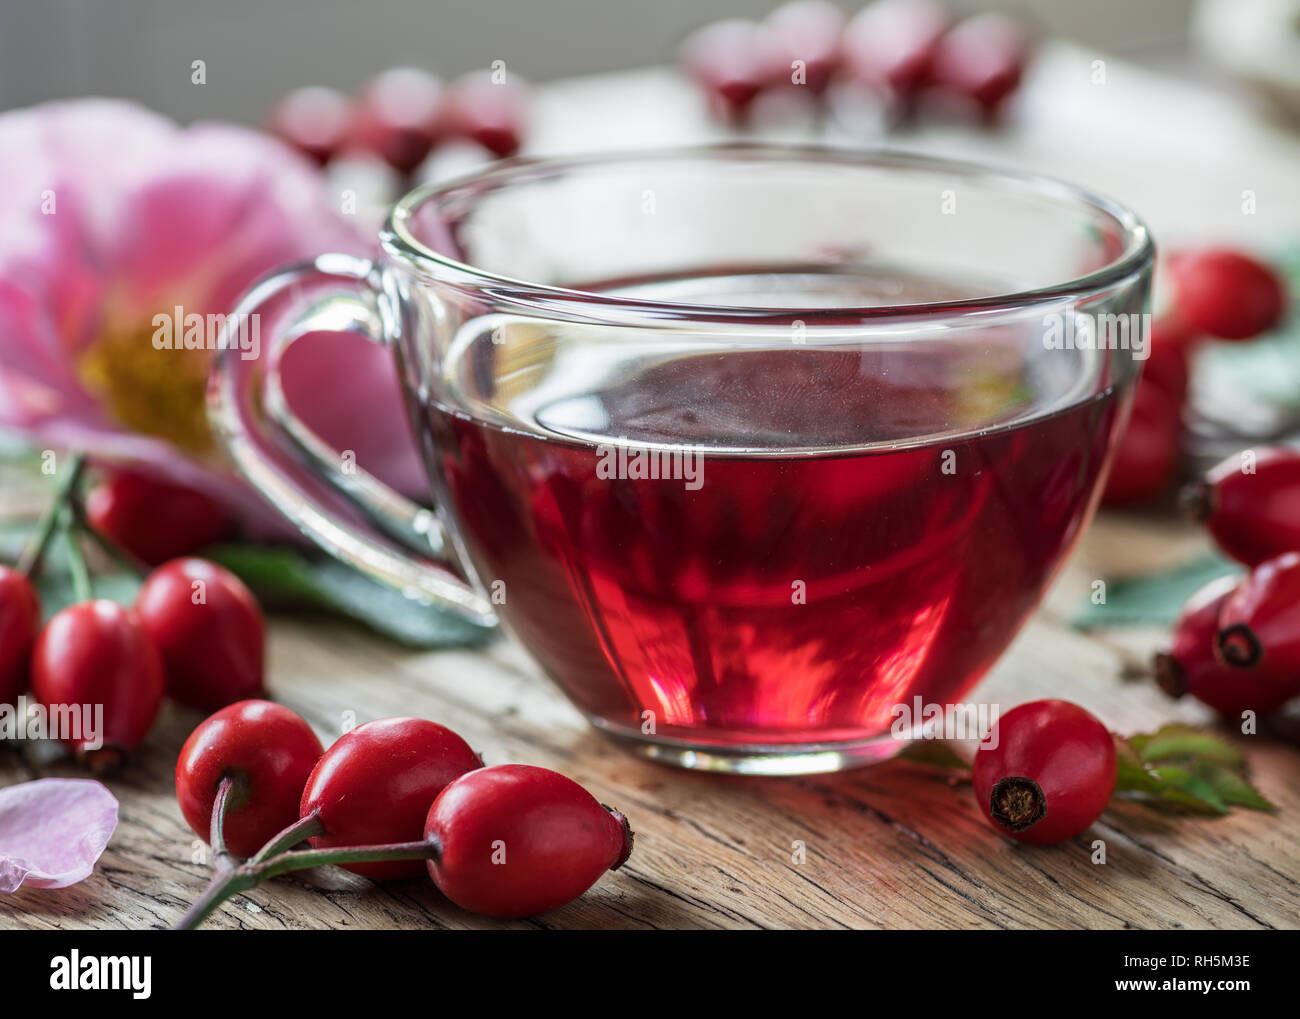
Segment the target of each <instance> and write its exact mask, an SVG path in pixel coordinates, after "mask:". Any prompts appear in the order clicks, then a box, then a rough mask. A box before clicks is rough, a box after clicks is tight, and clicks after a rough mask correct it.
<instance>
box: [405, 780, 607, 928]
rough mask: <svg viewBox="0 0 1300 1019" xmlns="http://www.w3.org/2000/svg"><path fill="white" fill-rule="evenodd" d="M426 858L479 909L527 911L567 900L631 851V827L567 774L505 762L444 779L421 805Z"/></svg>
mask: <svg viewBox="0 0 1300 1019" xmlns="http://www.w3.org/2000/svg"><path fill="white" fill-rule="evenodd" d="M424 835H425V838H427V839H429V840H431V841H434V842H436V843H437V844H438V845H439V846H441V852H440V854H439V856H438V857H437V858H435V859H431V860H429V861H428V868H429V874H430V875H431V876H432V877H433V880H434V883H435V884H437V886H438V888H439V889H441V891H442V893H443V894H444V895H446V896H447V898H449V899H450V900H451V901H452V902H454V903H456V905H458V906H460V907H461V908H463V909H467V910H469V911H470V912H473V913H479V914H481V915H483V916H494V917H500V918H503V919H514V918H519V917H525V916H535V915H536V914H538V913H545V912H547V911H548V910H552V909H556V908H558V907H559V906H563V905H564V904H565V903H567V902H572V901H573V900H574V899H576V898H577V897H578V896H580V895H581V894H582V893H583V892H585V891H586V890H587V889H588V888H590V887H591V886H592V885H593V884H595V883H596V881H597V879H598V878H599V877H600V876H601V875H602V874H604V873H605V871H607V870H616V869H618V868H619V867H621V866H622V865H623V863H624V862H626V860H627V858H628V856H629V855H630V854H631V852H632V830H631V828H630V827H629V826H628V823H627V819H626V818H625V817H624V816H623V815H622V814H620V813H619V812H618V811H616V810H611V809H610V808H608V807H605V806H603V805H602V804H600V803H599V802H598V801H597V800H596V799H595V797H593V796H592V795H591V793H589V792H587V790H585V789H584V788H582V786H580V785H578V783H576V782H574V781H573V780H572V779H569V778H565V777H564V776H563V775H560V774H557V773H556V772H554V771H548V770H547V769H545V768H534V767H530V766H528V765H522V764H503V765H497V766H496V767H492V768H482V769H480V770H478V771H473V772H470V773H469V774H468V775H465V776H463V777H461V778H458V779H457V780H456V781H455V782H453V783H452V784H451V785H449V786H448V787H447V788H446V789H445V790H443V792H442V794H441V795H440V796H439V797H438V799H437V802H435V803H434V804H433V807H432V808H431V809H430V810H429V816H428V819H427V820H426V822H425V826H424Z"/></svg>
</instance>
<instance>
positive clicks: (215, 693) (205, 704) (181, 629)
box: [135, 558, 266, 711]
mask: <svg viewBox="0 0 1300 1019" xmlns="http://www.w3.org/2000/svg"><path fill="white" fill-rule="evenodd" d="M135 606H136V612H137V614H138V615H139V617H140V623H141V625H142V626H144V628H145V630H146V631H147V632H148V634H149V636H150V637H152V638H153V640H154V643H155V644H157V646H158V650H159V651H160V652H161V653H162V657H163V663H164V665H165V667H166V672H167V692H168V693H169V694H171V696H172V697H174V698H175V699H176V700H178V701H180V702H181V703H182V704H188V705H190V706H191V707H195V708H200V709H201V710H204V711H215V710H216V709H217V708H220V707H224V706H225V705H227V704H231V703H233V702H235V701H240V700H245V699H247V698H249V697H255V696H257V695H258V694H260V693H261V692H262V669H263V659H264V657H265V645H266V628H265V624H264V623H263V621H262V612H261V609H260V608H258V605H257V600H256V599H255V598H254V597H253V594H252V592H251V591H249V590H248V588H247V587H245V586H244V584H243V582H242V581H241V580H240V579H239V578H238V577H236V576H235V575H234V574H233V573H231V572H230V571H229V570H227V569H225V568H223V567H221V566H218V565H217V564H216V563H211V562H208V561H207V560H206V559H193V558H189V559H173V560H172V561H171V562H169V563H166V564H164V565H162V566H160V567H158V569H156V570H154V571H153V573H151V574H150V575H149V578H148V579H147V580H146V581H145V582H144V586H143V587H141V588H140V593H139V594H138V595H137V596H136V602H135Z"/></svg>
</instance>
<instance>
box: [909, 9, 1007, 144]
mask: <svg viewBox="0 0 1300 1019" xmlns="http://www.w3.org/2000/svg"><path fill="white" fill-rule="evenodd" d="M1028 59H1029V38H1028V36H1027V34H1026V33H1025V30H1024V29H1023V28H1022V27H1021V26H1020V25H1019V24H1018V23H1017V22H1015V21H1014V20H1013V19H1011V18H1009V17H1007V16H1006V15H1003V14H977V15H975V16H974V17H972V18H967V19H966V20H965V21H963V22H961V23H960V24H959V25H957V26H956V27H955V28H953V29H952V30H951V31H949V32H948V33H946V34H945V35H944V36H943V38H942V39H940V40H939V42H938V45H937V46H936V47H935V50H934V56H933V60H932V65H933V70H932V72H931V75H930V78H931V81H932V82H933V83H934V84H935V85H937V86H939V87H941V88H943V89H946V90H947V91H948V92H950V93H954V94H956V95H959V96H964V97H966V98H967V99H969V100H970V101H972V102H973V103H974V104H975V105H976V106H977V107H978V109H979V110H980V112H981V113H982V114H983V116H984V117H985V118H986V119H992V118H994V117H996V116H997V114H998V111H999V110H1000V109H1001V107H1002V104H1003V103H1004V102H1005V101H1006V99H1007V97H1008V96H1010V95H1011V94H1012V93H1013V92H1014V91H1015V90H1016V89H1017V88H1018V87H1019V85H1020V79H1021V77H1022V76H1023V75H1024V71H1025V64H1026V62H1027V61H1028Z"/></svg>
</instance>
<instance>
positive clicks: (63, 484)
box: [18, 453, 86, 578]
mask: <svg viewBox="0 0 1300 1019" xmlns="http://www.w3.org/2000/svg"><path fill="white" fill-rule="evenodd" d="M85 470H86V457H85V454H83V453H78V454H76V455H75V456H74V457H73V458H72V465H71V467H70V468H69V469H68V470H67V471H66V472H65V473H64V475H63V479H62V480H61V481H60V482H59V486H58V488H56V489H55V491H54V498H53V499H52V500H51V501H50V504H49V505H48V506H46V507H45V511H44V512H43V513H42V514H41V518H40V520H39V521H38V522H37V524H36V533H35V535H34V536H33V539H32V541H31V543H30V544H28V545H27V547H26V548H24V549H23V553H22V555H21V556H20V557H19V560H18V571H19V572H20V573H22V574H24V575H25V576H27V577H29V578H30V577H34V576H36V574H37V573H39V572H40V569H41V564H42V562H43V561H44V559H45V553H46V551H48V549H49V547H50V541H51V540H52V539H53V538H54V535H55V534H56V533H57V532H58V531H59V530H60V529H61V527H62V526H63V516H64V508H65V507H67V506H68V505H69V504H71V503H72V502H74V501H75V496H76V492H77V486H78V485H79V484H80V483H81V476H82V474H84V473H85Z"/></svg>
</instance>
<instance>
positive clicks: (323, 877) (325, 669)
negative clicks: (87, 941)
mask: <svg viewBox="0 0 1300 1019" xmlns="http://www.w3.org/2000/svg"><path fill="white" fill-rule="evenodd" d="M1153 534H1156V535H1160V536H1161V537H1162V540H1160V541H1153V540H1152V536H1153ZM1197 544H1198V539H1197V537H1196V536H1195V535H1192V534H1190V533H1189V532H1186V531H1179V530H1177V529H1175V528H1173V527H1172V526H1170V525H1167V524H1158V523H1154V524H1153V523H1149V522H1137V523H1134V522H1132V521H1129V520H1125V519H1123V518H1116V519H1109V518H1102V519H1101V520H1100V521H1099V522H1098V523H1097V524H1096V525H1095V526H1094V528H1093V529H1092V531H1091V532H1090V533H1089V534H1088V535H1087V537H1086V538H1085V541H1084V543H1083V545H1082V546H1081V548H1080V549H1079V550H1078V552H1077V553H1076V555H1075V557H1074V558H1073V560H1072V564H1071V567H1070V569H1069V570H1067V572H1066V575H1065V576H1063V577H1062V578H1061V580H1060V582H1058V584H1057V586H1056V588H1055V589H1054V591H1053V594H1052V596H1051V597H1050V598H1049V600H1048V604H1047V605H1046V606H1045V607H1044V608H1043V609H1042V610H1041V611H1040V612H1039V613H1038V615H1037V616H1036V617H1035V618H1034V619H1033V620H1032V622H1031V623H1030V625H1029V626H1028V627H1027V628H1026V630H1025V632H1024V633H1023V634H1022V635H1021V637H1020V638H1019V639H1018V641H1017V642H1016V644H1015V645H1014V647H1013V649H1012V650H1011V651H1010V653H1009V654H1008V655H1007V656H1006V657H1005V658H1004V659H1003V660H1002V662H1001V663H1000V664H999V665H998V666H997V667H996V669H995V670H994V672H993V674H992V675H991V676H990V677H989V678H988V679H987V680H986V682H985V683H984V684H983V685H982V686H981V687H980V688H979V693H978V696H979V698H980V699H981V700H983V699H987V700H989V701H991V702H995V703H998V704H1000V705H1001V706H1002V707H1003V709H1004V710H1005V709H1006V708H1009V707H1010V706H1012V705H1014V704H1016V703H1019V702H1020V701H1023V700H1027V699H1032V698H1034V697H1038V696H1043V695H1059V696H1066V697H1069V698H1071V699H1073V700H1076V701H1078V702H1080V703H1082V704H1084V705H1086V706H1087V707H1089V708H1090V709H1092V710H1093V711H1095V712H1097V714H1098V715H1099V716H1100V717H1101V718H1102V719H1103V720H1104V721H1106V722H1107V723H1108V724H1109V725H1111V726H1112V727H1114V728H1117V729H1124V730H1140V729H1146V728H1151V727H1154V726H1155V725H1157V724H1159V723H1160V722H1162V721H1165V720H1170V719H1182V720H1189V721H1198V722H1200V721H1206V722H1208V721H1209V716H1208V715H1207V714H1205V713H1203V712H1202V711H1200V709H1198V708H1197V707H1196V706H1194V705H1183V704H1174V703H1173V702H1170V701H1169V700H1168V699H1166V698H1165V697H1164V696H1163V695H1162V694H1161V693H1159V691H1157V690H1155V689H1154V687H1152V686H1151V685H1150V684H1149V683H1144V682H1141V681H1133V680H1130V679H1126V678H1124V671H1125V670H1124V664H1125V661H1126V659H1136V658H1138V657H1140V656H1141V655H1143V654H1144V653H1145V652H1147V651H1149V650H1150V649H1151V648H1153V647H1155V646H1156V645H1157V644H1158V643H1159V641H1160V639H1161V634H1160V632H1159V631H1158V630H1141V631H1130V630H1126V631H1112V632H1111V633H1109V634H1098V635H1090V636H1085V635H1083V634H1080V633H1078V632H1076V631H1074V630H1072V629H1070V628H1069V627H1068V626H1067V625H1064V624H1063V623H1062V621H1061V617H1062V614H1063V612H1065V611H1068V609H1069V607H1070V606H1072V605H1074V604H1076V603H1077V600H1078V599H1079V598H1081V597H1083V596H1084V594H1085V593H1086V591H1087V590H1088V583H1089V581H1090V580H1091V579H1092V578H1093V577H1097V576H1103V575H1109V574H1111V573H1112V572H1113V571H1115V570H1118V569H1133V568H1135V567H1138V566H1141V565H1143V564H1144V561H1157V560H1163V559H1165V558H1168V557H1171V556H1177V555H1180V554H1182V553H1184V552H1185V551H1186V550H1187V549H1188V548H1189V547H1195V546H1196V545H1197ZM271 676H272V677H273V684H274V690H275V693H276V696H277V697H278V698H279V699H281V700H282V701H284V702H285V703H286V704H288V705H290V706H291V707H293V708H294V709H295V710H298V711H300V712H301V713H302V714H303V715H304V716H306V717H307V718H308V719H309V720H310V721H311V722H312V724H313V725H314V726H316V728H317V729H318V730H319V732H320V733H321V734H322V736H324V737H327V738H328V737H330V736H332V735H334V734H337V733H338V732H339V731H340V728H341V727H342V726H343V724H344V723H345V722H346V721H347V720H349V719H350V718H352V717H353V716H354V717H355V719H356V720H357V721H364V720H367V719H370V718H378V717H382V716H385V715H394V714H416V715H422V716H425V717H429V718H433V719H437V720H438V721H441V722H444V723H446V724H447V725H450V726H452V727H453V728H455V729H456V730H458V731H459V732H461V733H463V734H464V735H465V737H466V738H467V739H468V740H469V741H470V743H471V744H472V745H473V746H474V747H475V748H477V749H479V750H480V751H481V752H482V754H483V755H484V757H485V758H486V759H487V760H488V761H489V762H503V761H518V762H524V763H530V764H538V765H544V766H547V767H552V768H556V769H557V770H560V771H563V772H565V773H566V774H569V775H571V776H573V777H574V778H576V779H577V780H579V781H580V782H582V783H584V784H585V785H587V786H588V787H589V788H590V789H591V790H592V791H593V792H594V793H595V794H596V795H597V796H598V797H599V798H600V799H601V800H602V801H604V802H607V803H613V804H616V805H617V806H619V807H620V808H621V809H623V810H624V811H626V812H627V814H628V815H629V817H630V818H631V820H632V823H633V825H634V827H635V828H636V831H637V844H636V852H635V854H634V855H633V857H632V860H631V861H630V863H629V864H628V865H627V866H626V867H625V868H624V869H623V870H622V871H620V872H618V873H617V874H612V875H607V876H606V877H605V878H603V879H602V880H601V881H600V883H599V884H598V885H597V886H596V887H595V888H594V889H593V890H592V891H591V892H590V893H589V894H588V895H586V896H585V897H584V898H583V899H581V900H580V901H578V902H577V903H574V904H573V905H570V906H568V907H566V908H564V909H561V910H558V911H557V912H554V913H552V914H549V915H547V916H544V917H542V918H540V919H536V920H531V921H527V922H526V923H524V924H521V926H540V927H561V928H563V927H584V928H586V927H596V928H641V927H657V928H679V927H935V926H939V927H1048V928H1051V927H1089V928H1096V927H1125V926H1129V927H1158V928H1167V927H1190V928H1202V927H1216V928H1253V927H1295V926H1297V925H1300V854H1298V853H1297V852H1296V850H1295V846H1296V844H1297V843H1298V842H1300V783H1297V781H1296V778H1297V776H1298V775H1300V752H1297V750H1296V749H1294V748H1291V747H1288V746H1286V745H1284V744H1280V743H1276V742H1272V741H1270V740H1269V739H1267V738H1266V737H1264V736H1255V737H1240V738H1239V741H1240V742H1241V744H1242V745H1243V747H1244V749H1245V750H1246V752H1247V753H1248V755H1249V757H1250V760H1251V762H1252V764H1253V766H1254V771H1255V777H1256V779H1257V781H1258V784H1259V786H1260V788H1261V789H1262V790H1263V792H1264V793H1265V794H1266V795H1267V796H1269V797H1270V798H1271V799H1272V800H1274V801H1275V802H1276V803H1277V804H1278V805H1279V806H1280V808H1281V810H1280V812H1279V813H1278V814H1277V815H1275V816H1269V815H1264V814H1257V813H1250V812H1245V811H1239V812H1237V813H1234V814H1233V815H1232V816H1230V817H1225V818H1220V819H1189V818H1175V817H1170V816H1164V815H1160V814H1156V813H1153V812H1151V811H1149V810H1147V809H1145V808H1142V807H1138V806H1136V805H1124V806H1120V807H1116V808H1113V809H1111V810H1110V811H1108V812H1107V813H1106V814H1105V815H1104V816H1103V818H1102V820H1101V821H1100V822H1099V823H1098V824H1097V825H1095V826H1094V828H1093V830H1092V832H1091V833H1090V834H1088V835H1087V836H1085V837H1083V838H1080V839H1078V840H1075V841H1074V842H1072V843H1069V844H1067V845H1065V846H1062V847H1058V848H1055V849H1031V848H1025V847H1020V846H1015V845H1012V844H1010V843H1007V842H1005V841H1004V840H1003V839H1001V838H1000V837H999V836H998V835H997V834H995V833H994V832H993V831H992V830H991V829H990V828H989V827H988V826H987V824H986V823H985V822H984V821H983V819H982V818H981V817H980V815H979V814H978V813H977V811H976V808H975V804H974V800H973V797H972V796H971V794H970V789H969V787H968V786H956V787H954V786H951V785H950V784H949V782H948V780H947V779H946V777H945V776H944V774H942V773H940V772H937V771H935V770H932V769H929V768H927V767H924V766H921V765H916V764H911V763H905V762H898V761H895V762H890V763H886V764H883V765H880V766H877V767H874V768H870V769H866V770H860V771H855V772H849V773H845V774H841V775H837V776H825V777H816V778H806V779H752V778H729V777H721V776H716V775H703V774H693V773H688V772H683V771H678V770H674V769H669V768H666V767H664V766H660V765H656V764H651V763H648V762H644V761H641V760H639V759H637V758H634V757H632V756H629V755H628V754H626V753H624V752H623V751H621V750H619V749H617V748H616V747H614V746H612V745H611V744H609V743H608V742H606V741H605V740H604V739H603V738H602V737H600V736H599V735H597V734H596V733H594V732H593V731H592V730H591V729H590V728H589V727H588V726H587V725H586V724H585V723H584V721H583V720H582V719H581V718H580V716H579V715H578V713H577V712H576V711H574V710H573V709H572V708H571V707H569V705H568V704H567V702H566V701H565V700H564V699H563V698H562V697H561V696H560V695H559V694H558V693H557V692H556V691H555V690H554V689H552V687H551V686H550V685H549V684H548V683H547V682H546V681H545V680H544V679H543V678H541V677H540V676H539V675H538V674H537V673H536V670H534V669H533V667H532V666H531V665H530V664H529V663H528V661H527V659H526V658H525V656H524V655H523V654H522V653H521V652H520V651H519V650H518V649H517V648H515V647H514V646H513V645H511V644H509V643H508V642H506V641H504V640H503V641H499V642H497V643H495V644H494V645H492V646H491V647H489V648H488V649H487V650H486V651H481V652H466V651H446V652H438V653H425V654H416V653H410V652H404V651H401V650H399V649H396V648H395V647H393V646H392V645H390V644H388V643H386V642H384V641H381V640H378V639H376V638H373V637H371V636H370V635H369V634H367V633H365V632H363V631H361V630H359V629H355V628H352V627H350V626H346V625H331V624H322V623H321V622H320V621H319V620H309V619H278V620H277V621H276V622H275V624H274V626H273V628H272V638H271ZM198 719H199V716H198V715H197V714H196V713H193V712H189V711H185V710H180V709H175V708H169V709H168V710H167V713H166V715H165V717H164V719H163V721H162V723H161V724H160V725H159V726H158V727H157V729H156V730H155V732H154V734H153V735H152V736H151V738H150V739H149V741H148V744H147V746H146V747H145V749H144V751H143V752H142V754H141V756H140V757H139V759H138V760H137V761H136V763H135V764H134V765H133V766H132V767H130V769H129V770H128V771H126V773H125V774H124V775H122V776H121V778H120V779H118V780H116V781H114V782H113V783H112V788H113V790H114V791H115V792H116V794H117V795H118V796H119V798H120V799H121V802H122V823H121V826H120V827H119V829H118V831H117V834H116V835H115V837H114V838H113V841H112V843H111V844H110V846H109V848H108V850H107V851H106V852H105V854H104V856H103V858H102V860H101V861H100V865H99V867H98V869H97V871H96V873H95V874H94V876H93V877H91V878H90V879H88V880H87V881H85V882H83V883H82V884H79V885H77V886H74V887H72V888H68V889H64V890H61V891H29V890H24V891H22V892H20V893H18V894H16V895H12V896H7V897H4V898H2V899H0V925H3V926H5V927H14V926H17V927H36V928H39V927H61V928H74V927H130V928H134V927H160V926H164V925H166V924H168V923H170V922H171V921H173V920H174V919H175V918H176V917H177V916H179V915H180V913H181V911H182V910H183V908H184V905H185V904H186V903H187V902H188V901H190V900H191V899H192V898H193V897H194V896H195V895H196V894H197V893H198V892H199V891H200V889H201V888H202V887H203V884H204V882H205V880H206V878H207V873H208V872H207V868H206V867H205V866H203V865H201V864H196V863H194V862H193V860H192V858H193V855H194V853H195V851H196V848H197V845H196V843H195V841H194V837H193V835H192V833H190V832H189V831H188V829H187V828H186V827H185V825H184V823H183V822H182V820H181V817H180V813H179V811H178V809H177V807H176V804H175V801H174V799H173V797H172V788H171V771H172V766H173V763H174V760H175V756H176V752H177V750H178V749H179V747H180V744H181V742H182V741H183V739H184V737H185V735H186V733H187V732H188V730H189V728H190V727H191V726H192V725H194V724H195V723H196V722H197V721H198ZM38 773H39V774H41V775H73V774H76V772H75V769H74V768H72V767H71V766H70V765H68V764H64V763H56V764H51V765H48V766H44V767H39V768H30V767H28V766H26V765H24V764H23V763H22V761H21V759H20V758H19V757H18V756H17V755H14V754H12V753H6V754H3V755H0V784H8V783H10V782H15V781H20V780H22V779H24V778H27V777H34V776H35V775H36V774H38ZM1094 838H1100V839H1103V840H1104V841H1105V843H1106V847H1107V862H1106V864H1105V865H1096V864H1094V863H1092V862H1091V841H1092V839H1094ZM797 841H801V842H803V843H804V845H805V846H806V859H805V860H804V862H802V863H795V862H794V860H793V847H794V843H796V842H797ZM209 923H210V925H212V926H223V927H255V928H281V927H290V928H303V927H331V928H336V927H483V926H496V924H495V923H494V922H493V921H488V920H483V919H480V918H477V917H473V916H470V915H468V914H466V913H464V912H462V911H460V910H458V909H456V908H454V907H452V906H450V905H449V904H447V903H446V902H444V901H442V900H441V899H440V896H439V895H438V893H437V892H436V891H435V889H434V888H433V886H432V884H431V883H429V882H427V881H417V882H412V883H405V884H389V885H382V886H381V885H377V884H372V883H371V882H369V881H366V880H363V879H361V878H356V877H353V876H352V875H349V874H345V873H343V872H340V871H330V872H319V873H316V874H313V875H311V876H298V877H295V878H282V879H279V880H277V881H275V882H273V883H271V884H269V885H266V886H263V887H261V888H259V889H255V890H254V891H252V892H251V893H250V894H247V895H243V896H240V897H238V898H236V899H235V900H233V901H232V902H230V903H228V904H226V906H225V907H224V908H223V909H222V910H221V911H220V912H219V913H218V914H217V915H216V916H215V917H214V918H213V919H212V920H211V921H209Z"/></svg>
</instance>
